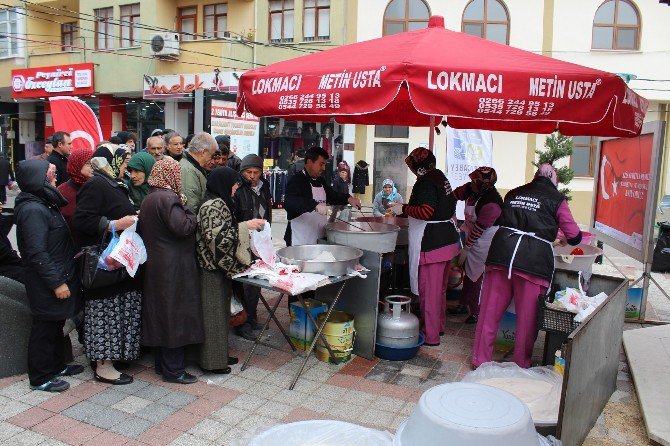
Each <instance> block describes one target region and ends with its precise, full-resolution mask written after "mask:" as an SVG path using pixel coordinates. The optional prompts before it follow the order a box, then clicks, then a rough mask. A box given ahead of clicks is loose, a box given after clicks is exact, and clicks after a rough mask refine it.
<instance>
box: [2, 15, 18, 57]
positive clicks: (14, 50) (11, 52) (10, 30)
mask: <svg viewBox="0 0 670 446" xmlns="http://www.w3.org/2000/svg"><path fill="white" fill-rule="evenodd" d="M19 21H20V14H18V13H17V12H16V9H14V8H11V9H2V10H0V35H3V36H5V37H4V38H3V39H0V57H11V56H19V55H20V54H19V47H20V45H19V42H20V41H19V40H17V39H12V38H11V36H16V35H18V34H20V31H19V26H20V22H19Z"/></svg>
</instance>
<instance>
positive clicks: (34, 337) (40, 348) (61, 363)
mask: <svg viewBox="0 0 670 446" xmlns="http://www.w3.org/2000/svg"><path fill="white" fill-rule="evenodd" d="M17 180H18V183H19V187H20V188H21V193H20V194H19V196H18V197H17V198H16V207H15V213H16V239H17V243H18V246H19V250H20V251H21V255H22V256H23V262H24V264H25V266H26V269H27V275H28V276H29V277H30V278H31V280H29V281H27V283H26V292H27V294H28V300H29V302H30V311H31V313H32V316H33V322H32V327H31V331H30V340H29V341H28V377H29V379H30V387H31V388H32V389H34V390H43V391H47V392H62V391H64V390H67V389H68V388H69V387H70V385H69V384H68V383H67V382H66V381H63V380H61V379H59V377H60V376H70V375H75V374H78V373H81V372H83V371H84V368H83V367H82V366H81V365H66V364H65V358H64V356H63V353H64V352H65V348H64V342H65V340H64V337H63V326H64V325H65V320H66V319H68V318H70V317H72V316H74V314H75V312H76V311H77V309H78V307H79V302H78V301H79V289H80V284H79V278H78V276H77V271H76V268H75V261H74V254H75V251H74V245H73V243H72V237H70V231H69V229H68V227H67V224H66V223H65V219H63V216H62V215H61V213H60V207H61V206H64V205H65V204H66V203H67V201H66V200H65V199H64V198H63V196H62V195H61V194H60V193H59V192H58V190H57V189H56V188H55V184H56V172H55V171H53V170H50V169H49V163H48V162H47V161H46V160H41V159H32V160H26V161H22V162H21V163H20V164H19V168H18V169H17Z"/></svg>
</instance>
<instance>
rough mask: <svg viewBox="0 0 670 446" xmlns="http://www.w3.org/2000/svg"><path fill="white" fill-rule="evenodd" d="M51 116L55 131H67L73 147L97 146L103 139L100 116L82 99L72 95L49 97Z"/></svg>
mask: <svg viewBox="0 0 670 446" xmlns="http://www.w3.org/2000/svg"><path fill="white" fill-rule="evenodd" d="M49 105H50V108H51V118H52V120H53V127H54V131H55V132H67V133H69V134H70V138H71V139H72V149H76V148H79V147H90V148H91V150H95V146H96V145H97V144H98V143H99V142H100V141H102V130H101V129H100V123H99V122H98V117H97V116H96V115H95V113H93V110H91V108H90V107H89V106H88V104H86V102H84V101H82V100H81V99H78V98H74V97H71V96H58V97H55V98H49Z"/></svg>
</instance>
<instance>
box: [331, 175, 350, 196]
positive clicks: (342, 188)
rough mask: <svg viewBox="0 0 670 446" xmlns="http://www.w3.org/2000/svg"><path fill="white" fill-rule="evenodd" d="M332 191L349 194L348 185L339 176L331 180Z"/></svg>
mask: <svg viewBox="0 0 670 446" xmlns="http://www.w3.org/2000/svg"><path fill="white" fill-rule="evenodd" d="M333 190H334V191H335V192H338V193H340V194H349V183H347V182H346V181H344V180H343V179H342V178H341V177H340V176H339V175H338V176H336V177H335V179H334V180H333Z"/></svg>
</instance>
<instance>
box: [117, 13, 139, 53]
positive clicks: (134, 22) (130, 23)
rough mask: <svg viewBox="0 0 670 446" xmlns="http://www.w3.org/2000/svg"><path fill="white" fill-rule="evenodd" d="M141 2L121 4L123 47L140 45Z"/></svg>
mask: <svg viewBox="0 0 670 446" xmlns="http://www.w3.org/2000/svg"><path fill="white" fill-rule="evenodd" d="M139 24H140V4H139V3H135V4H133V5H123V6H121V48H129V47H131V46H138V45H139V44H140V42H139V36H140V30H139V27H138V25H139Z"/></svg>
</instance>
